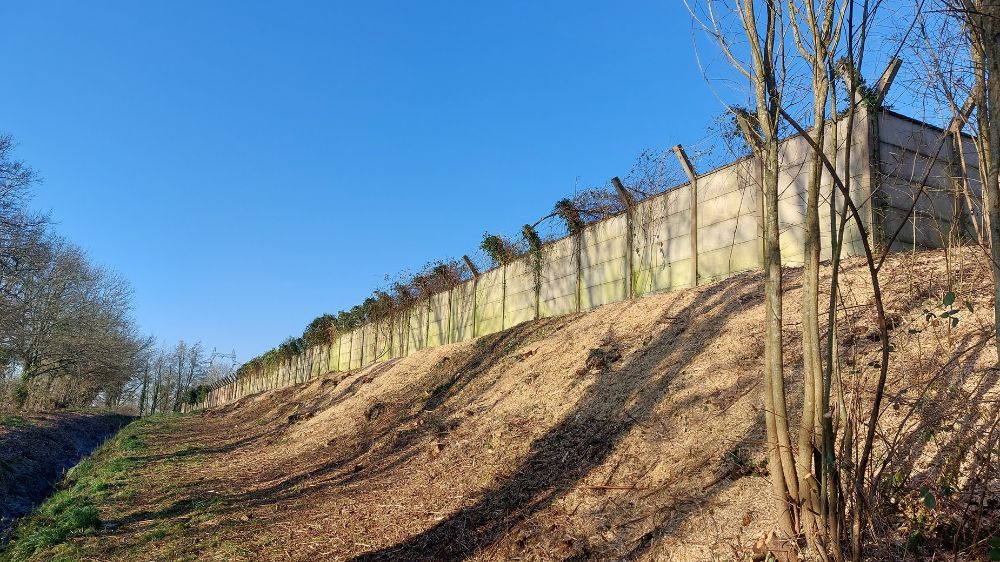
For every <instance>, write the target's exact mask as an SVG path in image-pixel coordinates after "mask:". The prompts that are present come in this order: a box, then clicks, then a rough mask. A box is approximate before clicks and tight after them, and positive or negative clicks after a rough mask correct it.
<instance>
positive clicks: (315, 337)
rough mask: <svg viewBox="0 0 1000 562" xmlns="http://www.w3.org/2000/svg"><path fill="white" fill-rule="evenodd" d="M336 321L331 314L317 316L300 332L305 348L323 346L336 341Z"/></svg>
mask: <svg viewBox="0 0 1000 562" xmlns="http://www.w3.org/2000/svg"><path fill="white" fill-rule="evenodd" d="M337 333H338V330H337V321H336V318H334V317H333V315H332V314H323V315H321V316H317V317H316V318H314V319H313V321H312V322H310V323H309V325H308V326H306V329H305V331H304V332H302V340H303V341H305V344H306V346H314V345H323V344H328V343H331V342H333V341H334V340H335V339H337Z"/></svg>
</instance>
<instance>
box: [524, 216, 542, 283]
mask: <svg viewBox="0 0 1000 562" xmlns="http://www.w3.org/2000/svg"><path fill="white" fill-rule="evenodd" d="M521 235H522V236H524V241H525V242H526V243H527V244H528V261H529V262H530V265H531V272H532V275H533V277H534V283H535V290H536V291H537V290H538V288H539V287H540V285H541V282H542V267H543V266H544V255H543V254H542V239H541V237H539V236H538V231H536V230H535V227H533V226H531V225H530V224H526V225H524V227H523V228H522V229H521Z"/></svg>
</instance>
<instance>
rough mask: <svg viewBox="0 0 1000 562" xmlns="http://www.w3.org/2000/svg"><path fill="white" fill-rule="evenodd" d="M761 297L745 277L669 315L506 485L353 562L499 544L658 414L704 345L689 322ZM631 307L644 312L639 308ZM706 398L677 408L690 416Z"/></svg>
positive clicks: (725, 314)
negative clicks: (687, 410) (653, 335)
mask: <svg viewBox="0 0 1000 562" xmlns="http://www.w3.org/2000/svg"><path fill="white" fill-rule="evenodd" d="M760 294H761V287H760V278H759V276H757V277H752V276H745V275H741V276H737V277H733V278H730V279H728V280H726V281H723V282H721V283H718V284H716V285H713V286H710V287H707V288H706V289H705V290H703V291H702V292H701V293H700V294H699V295H697V296H695V297H694V300H693V302H691V303H690V304H688V305H687V306H685V307H683V308H682V309H681V310H679V311H668V312H669V313H668V314H664V315H663V316H662V318H661V319H660V322H661V323H663V324H665V325H667V328H666V329H664V330H663V331H662V332H660V333H659V334H658V335H657V336H656V338H655V339H654V340H653V341H651V342H649V343H648V344H647V345H646V346H645V349H644V351H641V352H638V353H636V354H635V355H634V356H633V357H632V358H631V359H630V361H628V362H627V363H626V364H624V365H622V366H620V367H618V366H616V367H615V368H613V369H604V370H602V371H601V372H600V373H599V374H598V375H597V377H596V380H595V381H594V382H593V383H592V384H591V385H590V386H589V387H588V388H587V390H586V391H585V392H584V395H583V396H582V397H581V399H580V400H579V401H578V402H577V403H576V404H575V405H574V407H573V408H572V409H571V410H570V411H569V412H567V414H566V415H565V416H563V418H562V421H561V422H559V423H558V424H556V425H555V426H554V427H552V428H551V429H550V430H549V431H548V432H547V433H545V434H544V435H543V436H541V437H540V438H538V439H536V440H535V441H534V442H533V443H532V444H531V450H530V452H529V454H528V455H527V458H526V459H525V460H524V461H523V462H522V463H521V464H520V466H519V467H518V468H517V469H516V470H515V471H514V472H513V473H512V474H510V476H508V477H507V478H506V479H505V480H503V481H502V482H499V483H497V484H496V485H494V486H493V487H491V488H489V489H487V490H485V491H484V492H483V493H482V495H481V496H480V498H479V499H478V501H476V502H475V503H474V504H472V505H469V506H467V507H464V508H461V509H459V510H457V511H456V512H454V513H452V514H451V515H450V516H448V517H447V518H446V519H445V520H443V521H441V522H440V523H438V524H436V525H434V526H433V527H431V528H429V529H427V530H425V531H423V532H421V533H419V534H418V535H416V536H413V537H410V538H408V539H406V540H404V541H401V542H399V543H397V544H395V545H392V546H389V547H386V548H383V549H380V550H375V551H372V552H368V553H365V554H362V555H360V556H357V557H355V558H353V560H355V561H357V562H362V561H374V560H387V559H425V560H431V559H433V560H461V559H464V558H466V557H468V556H470V555H472V554H474V553H476V552H477V551H480V550H482V549H485V548H488V547H490V546H492V545H494V544H496V543H497V542H498V541H500V540H501V539H503V538H504V536H505V535H506V534H507V533H509V532H510V531H511V530H512V529H513V528H515V527H516V526H517V525H518V524H519V523H521V522H524V521H525V520H527V519H528V518H529V517H531V516H533V515H534V514H536V513H538V512H540V511H542V510H544V509H545V508H546V507H548V506H550V505H552V504H553V502H555V501H556V500H558V499H559V498H561V497H563V496H564V495H565V494H566V493H568V492H569V491H570V490H571V489H572V488H573V487H574V486H575V485H576V484H577V483H579V482H580V481H581V480H583V479H584V478H585V477H586V476H587V475H588V474H589V473H590V472H591V471H592V470H594V469H595V468H597V467H599V466H601V465H602V464H603V463H604V462H605V461H606V460H607V459H608V458H609V457H610V456H611V454H612V453H613V452H614V450H615V448H616V447H617V445H618V444H619V443H620V442H621V440H622V439H623V438H624V437H625V436H626V435H627V434H628V433H629V431H630V430H631V429H632V428H633V427H634V426H635V425H636V424H637V423H641V422H642V420H644V419H646V418H647V416H648V415H649V414H650V413H651V412H652V411H653V410H654V409H655V408H656V406H657V405H658V404H659V403H660V401H661V400H662V399H663V398H664V396H665V394H666V392H667V390H668V388H669V386H670V384H671V382H672V381H674V380H675V378H676V377H677V375H678V374H679V373H681V372H682V371H683V370H684V369H685V368H686V367H687V366H688V365H689V363H690V362H691V361H692V360H693V359H694V358H695V357H696V356H697V355H698V354H699V353H701V351H702V350H703V349H704V345H705V344H706V343H707V342H704V341H701V340H700V337H702V336H703V334H696V333H691V332H689V331H688V327H689V325H690V324H689V323H690V322H691V321H692V320H694V319H697V321H698V322H699V323H702V324H707V325H720V326H721V325H722V324H723V323H724V322H725V321H726V320H727V319H728V318H729V317H730V316H732V315H733V314H735V313H736V312H737V311H739V310H741V309H743V308H744V304H743V303H744V302H747V300H748V299H751V298H754V297H756V296H758V295H760ZM632 306H642V301H635V302H634V303H632ZM625 373H627V375H626V374H625ZM701 398H702V397H694V398H692V399H690V400H687V401H685V402H684V403H683V404H678V405H677V407H678V408H685V407H686V408H690V407H692V406H693V403H692V402H694V401H698V400H700V399H701Z"/></svg>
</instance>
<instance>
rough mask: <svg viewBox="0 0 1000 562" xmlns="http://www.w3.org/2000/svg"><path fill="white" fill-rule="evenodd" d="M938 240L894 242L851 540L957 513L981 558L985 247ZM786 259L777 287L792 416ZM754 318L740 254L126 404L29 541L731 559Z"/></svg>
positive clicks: (763, 497) (845, 368) (989, 418)
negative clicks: (282, 383)
mask: <svg viewBox="0 0 1000 562" xmlns="http://www.w3.org/2000/svg"><path fill="white" fill-rule="evenodd" d="M952 258H953V259H952V260H951V261H949V262H947V263H946V261H945V259H944V254H943V253H941V252H927V253H922V254H918V255H916V256H912V255H894V256H891V257H890V258H889V260H888V261H887V262H886V265H885V268H884V270H883V271H882V274H881V278H882V280H883V286H884V288H885V290H886V292H887V295H888V301H887V309H888V312H889V315H890V320H891V324H892V327H891V328H892V333H891V342H892V344H893V346H894V347H893V352H892V362H891V364H890V372H889V381H888V388H887V392H886V401H885V412H884V414H883V416H882V417H881V418H880V419H879V421H878V432H877V442H876V448H877V450H878V451H879V453H878V455H876V456H877V458H878V462H879V463H880V464H879V467H880V468H881V469H882V470H884V472H885V474H887V475H891V476H887V479H886V482H887V485H886V487H885V488H884V489H880V493H885V494H892V496H893V498H895V500H894V501H895V503H892V504H889V503H888V502H886V503H885V504H884V505H886V506H888V507H887V511H886V512H884V513H881V512H880V513H878V514H876V515H877V516H876V517H875V518H873V521H872V530H871V532H870V533H869V534H868V535H866V536H868V537H869V539H870V540H871V544H870V545H869V551H868V553H869V559H873V560H901V559H909V558H914V557H925V558H929V557H931V556H933V555H934V553H933V549H934V548H937V547H939V546H940V545H941V544H949V545H950V544H952V543H950V542H947V540H948V539H946V538H942V537H944V536H945V535H943V533H944V532H945V531H947V529H948V528H949V527H948V525H954V524H955V522H956V521H957V522H959V523H960V524H961V525H962V526H963V527H962V528H963V529H964V531H963V532H965V533H966V534H967V535H969V536H976V537H978V539H976V540H978V541H980V542H978V543H977V542H975V541H972V542H970V544H972V546H970V547H969V548H970V549H972V550H970V551H969V552H972V553H973V554H976V555H981V554H982V553H983V550H982V549H983V548H984V547H983V546H982V545H984V544H985V542H984V541H985V540H986V537H988V536H989V535H988V533H990V532H992V530H993V528H994V526H995V525H996V523H997V519H996V515H997V510H996V507H997V506H998V505H1000V504H991V503H990V502H993V501H995V499H1000V489H997V488H998V485H997V481H998V479H997V478H996V476H995V475H996V472H995V471H993V470H992V469H991V468H990V466H991V465H990V463H991V462H992V461H990V460H989V459H990V458H991V457H990V454H989V451H990V450H992V449H994V448H995V447H996V445H995V441H993V442H991V441H990V439H992V438H991V437H989V436H990V435H995V433H991V430H990V424H995V423H996V420H997V415H998V412H997V408H998V405H1000V384H998V371H997V370H996V369H995V368H994V365H995V362H996V348H995V347H994V345H993V343H992V340H991V339H990V338H991V333H992V308H991V282H990V279H989V268H988V262H986V261H985V260H983V259H981V256H978V255H975V254H972V253H965V254H962V255H960V256H957V257H956V256H952ZM799 274H800V272H799V271H796V270H788V271H787V272H786V275H785V280H784V282H785V290H786V299H785V326H784V328H785V344H786V346H787V347H786V356H785V357H786V378H787V381H788V395H789V397H790V398H791V400H790V401H791V403H792V404H791V406H792V410H791V416H792V419H793V420H796V419H797V417H798V414H797V410H798V404H799V401H800V396H801V383H800V380H801V354H800V352H799V349H800V345H801V341H800V328H799V325H798V321H799V317H800V316H799V310H800V309H799V306H800V304H799V303H800V299H801V292H800V277H799ZM867 279H868V277H867V272H866V270H865V269H864V265H863V263H862V262H860V261H858V260H852V261H850V262H848V263H847V264H846V265H845V271H844V274H843V278H842V283H843V284H842V289H843V293H842V299H841V303H840V306H841V311H842V314H841V317H840V320H839V322H840V325H841V329H840V333H841V338H840V340H839V352H840V364H841V369H842V373H843V377H844V387H845V391H846V397H845V398H846V404H847V406H846V407H848V408H853V407H854V406H855V405H859V404H868V403H870V402H871V400H872V394H871V384H872V381H874V380H875V377H876V375H877V374H878V359H879V357H880V355H879V349H880V345H879V336H878V331H877V330H876V328H875V323H874V308H873V307H872V304H871V289H870V285H869V284H868V280H867ZM828 282H829V281H828V279H825V280H824V281H823V283H824V284H825V283H828ZM949 291H954V293H955V294H956V295H957V296H956V297H955V298H954V300H955V302H954V303H953V304H954V305H955V307H956V308H957V309H958V310H959V311H960V312H957V313H947V314H946V313H945V311H944V309H945V308H949V307H947V306H944V307H943V306H942V302H943V301H942V297H943V296H945V295H946V294H947V293H948V292H949ZM944 300H945V301H947V300H949V299H948V298H945V299H944ZM929 313H933V314H929ZM939 314H940V315H941V316H939ZM955 316H958V318H957V319H956V320H952V319H953V318H954V317H955ZM763 318H764V305H763V298H762V278H761V276H760V274H756V273H751V274H745V275H741V276H737V277H733V278H730V279H727V280H725V281H722V282H719V283H715V284H712V285H708V286H704V287H698V288H696V289H689V290H684V291H677V292H673V293H668V294H661V295H654V296H649V297H645V298H642V299H638V300H634V301H629V302H622V303H616V304H612V305H608V306H604V307H601V308H600V309H597V310H595V311H592V312H589V313H585V314H574V315H568V316H563V317H558V318H549V319H544V320H538V321H534V322H527V323H524V324H521V325H519V326H515V327H513V328H510V329H508V330H505V331H503V332H500V333H497V334H492V335H489V336H485V337H482V338H480V339H478V340H475V341H470V342H464V343H458V344H452V345H446V346H441V347H437V348H433V349H428V350H425V351H421V352H418V353H415V354H413V355H411V356H409V357H406V358H402V359H398V360H394V361H391V362H387V363H382V364H377V365H373V366H371V367H367V368H364V369H361V370H358V371H353V372H349V373H329V374H327V375H325V376H322V377H320V378H317V379H315V380H312V381H309V382H307V383H303V384H300V385H296V386H293V387H288V388H284V389H280V390H275V391H271V392H267V393H264V394H260V395H257V396H252V397H247V398H245V399H243V400H241V401H239V402H237V403H234V404H231V405H228V406H226V407H222V408H218V409H214V410H210V411H205V412H201V413H197V414H194V415H186V416H182V417H168V418H163V419H160V420H146V421H144V422H143V423H142V424H140V425H138V426H133V427H141V428H142V432H141V434H137V435H136V439H139V440H141V444H142V446H139V444H138V442H137V443H136V444H133V446H130V448H128V450H125V449H124V448H123V449H122V451H120V454H119V456H121V457H122V458H119V459H117V460H116V461H115V462H116V463H117V464H119V465H121V466H127V467H128V469H127V470H120V471H117V472H115V474H117V476H115V479H116V480H115V481H114V482H113V485H112V486H108V487H107V489H106V490H103V491H102V492H101V493H100V494H97V495H95V498H94V502H95V505H96V507H97V509H98V510H99V515H100V524H99V525H94V527H93V530H92V531H88V532H86V533H82V534H75V535H72V536H70V537H69V538H68V539H67V540H66V542H64V543H62V544H61V545H60V546H54V547H49V546H46V547H39V548H34V547H32V548H31V549H28V551H30V552H33V554H32V555H30V556H26V559H30V560H46V559H50V558H51V557H52V556H53V555H54V554H58V553H60V552H62V553H65V552H72V553H73V557H74V558H75V559H80V560H102V561H103V560H132V559H157V560H179V559H198V560H301V561H312V560H358V561H368V560H460V559H461V560H466V559H467V560H499V559H527V560H565V559H573V560H579V559H597V560H730V559H733V560H746V559H748V558H749V557H750V556H751V555H752V548H753V546H754V544H755V542H756V541H757V540H758V539H759V538H761V537H763V536H764V535H765V533H766V532H767V531H768V530H769V529H772V528H773V527H774V521H773V515H772V513H771V507H772V501H771V498H770V497H769V490H770V485H769V483H768V480H767V476H766V470H767V469H766V463H764V462H763V461H764V455H763V447H762V442H763V440H764V434H765V431H764V427H763V415H762V407H763V400H762V388H761V380H762V375H761V370H762V367H761V354H762V351H763V341H762V336H763V333H764V325H763V324H764V323H763ZM970 404H974V405H975V407H974V408H970V407H969V406H970ZM793 423H794V422H793ZM991 443H993V444H991ZM890 448H892V449H894V450H896V451H899V453H898V454H897V455H896V456H894V457H893V458H891V459H887V458H886V457H885V456H884V455H882V453H881V451H885V450H887V449H890ZM883 463H884V464H883ZM108 466H109V467H110V468H114V467H111V465H110V464H109V465H108ZM110 468H108V470H109V471H110ZM119 468H120V467H119ZM929 493H933V494H935V496H934V497H936V498H937V500H936V501H935V502H929V501H927V498H928V494H929ZM954 514H959V515H960V517H956V516H954ZM950 528H952V529H954V528H955V527H954V526H952V527H950ZM997 531H998V532H1000V529H997ZM914 537H917V539H914ZM869 539H866V540H869ZM963 540H966V539H964V538H963ZM934 541H938V542H936V543H935V542H934ZM970 541H971V539H970ZM934 545H938V546H937V547H936V546H934ZM977 545H979V546H977ZM948 548H950V546H949V547H948ZM975 549H979V550H975ZM965 559H969V558H965Z"/></svg>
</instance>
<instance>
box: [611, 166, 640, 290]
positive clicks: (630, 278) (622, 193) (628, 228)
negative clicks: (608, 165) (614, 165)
mask: <svg viewBox="0 0 1000 562" xmlns="http://www.w3.org/2000/svg"><path fill="white" fill-rule="evenodd" d="M611 185H613V186H614V188H615V191H616V192H617V193H618V198H619V199H620V200H621V202H622V204H623V205H625V298H626V299H631V298H633V297H634V296H635V276H634V275H633V273H632V261H633V260H632V248H633V246H634V245H635V240H633V238H634V234H633V229H634V227H635V226H634V225H633V221H634V220H635V217H634V214H635V198H634V197H632V194H631V193H629V192H628V190H627V189H625V186H624V185H622V180H620V179H618V176H615V177H613V178H611Z"/></svg>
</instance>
